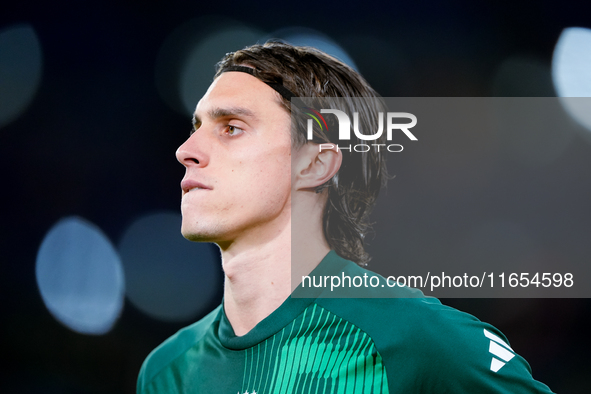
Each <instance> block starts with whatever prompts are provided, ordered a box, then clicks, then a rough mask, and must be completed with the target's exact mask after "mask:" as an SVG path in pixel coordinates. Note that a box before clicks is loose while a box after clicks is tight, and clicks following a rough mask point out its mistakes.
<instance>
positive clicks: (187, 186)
mask: <svg viewBox="0 0 591 394" xmlns="http://www.w3.org/2000/svg"><path fill="white" fill-rule="evenodd" d="M181 189H183V193H184V194H186V193H189V192H190V191H192V190H203V189H205V190H212V189H211V187H209V186H206V185H204V184H203V183H201V182H197V181H194V180H192V179H184V180H183V181H182V182H181Z"/></svg>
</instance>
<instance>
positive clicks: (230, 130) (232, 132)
mask: <svg viewBox="0 0 591 394" xmlns="http://www.w3.org/2000/svg"><path fill="white" fill-rule="evenodd" d="M226 130H227V131H226V135H229V136H230V137H234V136H237V135H240V134H242V133H244V130H242V129H241V128H240V127H238V126H232V125H228V126H227V128H226Z"/></svg>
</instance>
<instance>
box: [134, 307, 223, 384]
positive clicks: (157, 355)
mask: <svg viewBox="0 0 591 394" xmlns="http://www.w3.org/2000/svg"><path fill="white" fill-rule="evenodd" d="M221 308H222V306H221V305H220V306H218V307H217V308H216V309H214V310H213V311H212V312H210V313H209V314H208V315H207V316H205V317H204V318H203V319H201V320H199V321H198V322H196V323H194V324H192V325H190V326H187V327H185V328H183V329H181V330H179V331H178V332H177V333H175V334H174V335H173V336H171V337H170V338H168V339H167V340H165V341H164V342H163V343H162V344H160V345H159V346H158V347H157V348H156V349H154V350H153V351H152V352H151V353H150V354H149V355H148V357H146V360H145V361H144V363H143V365H142V368H141V369H140V373H139V377H138V381H137V392H138V393H141V392H142V391H143V389H144V387H145V386H146V385H148V384H149V383H150V381H152V379H153V378H154V377H155V376H156V375H157V374H158V373H159V372H160V371H162V370H163V369H164V368H166V366H168V365H169V364H170V363H172V362H173V361H174V360H175V359H177V358H178V357H179V356H181V355H182V354H184V353H185V352H186V351H188V350H189V349H191V348H192V347H193V346H194V345H195V344H196V343H198V342H199V341H200V340H201V339H202V338H203V337H204V336H205V334H206V333H207V332H208V330H209V329H211V327H212V326H213V324H214V323H215V322H216V321H218V320H219V318H220V311H221Z"/></svg>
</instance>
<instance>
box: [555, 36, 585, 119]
mask: <svg viewBox="0 0 591 394" xmlns="http://www.w3.org/2000/svg"><path fill="white" fill-rule="evenodd" d="M552 79H553V81H554V86H555V87H556V91H557V92H558V96H560V97H561V98H563V99H561V103H562V105H563V107H564V109H565V110H566V111H567V112H568V113H569V114H570V115H571V116H572V117H573V118H574V119H575V120H576V121H577V122H578V123H580V124H581V125H583V126H584V127H586V128H587V130H591V100H589V99H587V98H588V97H591V29H586V28H582V27H570V28H567V29H564V30H563V31H562V34H561V35H560V38H559V39H558V42H557V44H556V47H555V48H554V54H553V58H552ZM578 97H581V98H583V97H584V99H577V98H578Z"/></svg>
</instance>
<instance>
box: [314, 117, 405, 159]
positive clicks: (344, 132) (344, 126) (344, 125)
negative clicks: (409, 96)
mask: <svg viewBox="0 0 591 394" xmlns="http://www.w3.org/2000/svg"><path fill="white" fill-rule="evenodd" d="M304 113H305V114H306V115H308V116H310V119H308V123H307V126H308V128H307V138H308V140H312V139H313V134H314V132H313V127H314V122H316V123H317V124H318V126H319V127H320V129H321V130H324V129H325V128H326V130H328V125H327V123H326V120H325V119H324V117H323V116H322V114H332V115H335V116H336V117H337V121H338V123H339V141H350V140H351V120H350V118H349V116H348V115H347V114H346V113H345V112H343V111H341V110H338V109H321V110H320V112H318V111H316V110H315V109H313V108H310V107H306V108H304ZM384 118H385V119H386V139H387V140H388V141H392V136H393V134H394V131H398V130H399V131H402V132H403V133H404V135H406V137H408V139H410V140H411V141H417V137H415V136H414V134H413V133H411V132H410V130H409V129H411V128H413V127H414V126H416V124H417V117H416V116H414V115H413V114H411V113H408V112H387V113H386V114H385V116H384V113H383V112H379V113H378V130H377V131H376V132H375V133H374V134H363V133H361V131H360V130H359V113H358V112H354V113H353V132H354V133H355V136H357V138H359V139H360V140H362V141H375V140H377V139H378V138H380V137H381V136H382V134H383V133H384ZM399 119H409V120H410V123H397V122H399ZM372 146H373V147H374V149H376V150H378V151H379V150H380V148H384V147H385V149H386V150H387V151H388V152H402V149H403V147H402V145H400V144H389V145H388V144H355V145H352V144H349V145H339V144H331V143H325V144H320V145H319V150H320V151H322V150H323V149H325V150H327V149H334V148H335V147H336V149H337V151H338V150H339V149H340V150H348V151H349V152H351V150H353V151H355V152H368V151H369V150H370V149H371V147H372Z"/></svg>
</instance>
